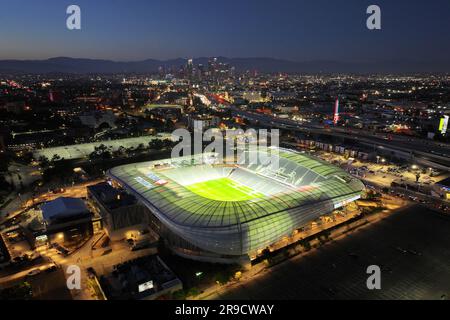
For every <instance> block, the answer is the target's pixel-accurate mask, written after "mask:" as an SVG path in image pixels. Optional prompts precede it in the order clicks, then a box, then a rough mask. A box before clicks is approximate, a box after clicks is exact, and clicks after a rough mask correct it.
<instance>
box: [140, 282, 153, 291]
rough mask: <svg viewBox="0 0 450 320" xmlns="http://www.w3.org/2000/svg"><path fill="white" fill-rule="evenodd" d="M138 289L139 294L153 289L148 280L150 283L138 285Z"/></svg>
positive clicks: (151, 283)
mask: <svg viewBox="0 0 450 320" xmlns="http://www.w3.org/2000/svg"><path fill="white" fill-rule="evenodd" d="M138 289H139V292H144V291H147V290H150V289H153V281H152V280H150V281H147V282H144V283H143V284H140V285H139V288H138Z"/></svg>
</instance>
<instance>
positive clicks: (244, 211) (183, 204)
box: [108, 149, 364, 257]
mask: <svg viewBox="0 0 450 320" xmlns="http://www.w3.org/2000/svg"><path fill="white" fill-rule="evenodd" d="M277 150H278V161H279V167H278V169H277V170H273V168H272V167H271V166H270V165H263V164H261V163H254V164H248V163H247V162H245V163H244V164H239V165H223V164H215V163H214V155H213V154H200V155H195V156H189V157H183V158H176V159H167V160H160V161H153V162H144V163H135V164H130V165H124V166H120V167H116V168H113V169H111V170H110V171H109V172H108V174H109V176H110V177H111V178H112V179H113V180H114V181H116V182H118V183H119V184H120V185H121V186H123V187H124V188H125V189H126V190H128V191H129V192H131V193H133V194H134V195H136V196H137V197H138V198H139V199H140V200H141V201H142V203H143V204H144V205H146V206H147V207H148V208H149V209H150V211H151V212H152V214H153V215H154V216H155V217H156V218H157V220H158V221H159V222H160V223H161V226H163V227H164V228H166V229H167V230H170V233H171V234H174V235H176V237H179V238H180V239H182V240H183V242H185V243H188V244H189V245H190V246H191V247H190V249H191V250H192V249H193V248H195V250H197V251H202V252H203V253H204V254H212V255H217V256H222V257H230V256H235V257H236V256H246V255H251V254H253V253H255V252H256V251H258V250H262V249H264V248H266V247H267V246H269V245H271V244H273V243H274V242H276V241H279V240H280V239H281V238H283V237H285V236H289V235H291V234H292V233H293V232H294V231H295V230H296V229H298V228H300V227H302V226H304V225H306V224H307V223H308V222H311V221H312V220H315V219H317V218H318V217H320V216H321V215H324V214H328V213H330V212H332V211H333V210H335V209H337V208H339V207H342V206H344V205H346V204H347V203H349V202H352V201H354V200H356V199H358V198H359V197H360V195H361V193H362V191H363V190H364V185H363V184H362V182H360V181H359V180H357V179H355V178H353V177H352V176H350V175H349V174H347V173H346V172H344V171H343V170H341V169H339V168H337V167H334V166H332V165H330V164H328V163H326V162H323V161H321V160H319V159H316V158H313V157H311V156H309V155H306V154H302V153H297V152H293V151H290V150H284V149H277ZM251 152H262V151H246V154H245V156H249V155H251ZM205 160H206V161H205ZM178 246H180V245H179V244H178ZM184 247H186V246H184ZM195 250H194V251H195Z"/></svg>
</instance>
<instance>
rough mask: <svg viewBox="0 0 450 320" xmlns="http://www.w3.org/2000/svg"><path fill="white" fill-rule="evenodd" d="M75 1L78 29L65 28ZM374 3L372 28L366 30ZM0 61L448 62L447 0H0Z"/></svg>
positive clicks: (449, 18)
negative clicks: (376, 19)
mask: <svg viewBox="0 0 450 320" xmlns="http://www.w3.org/2000/svg"><path fill="white" fill-rule="evenodd" d="M70 4H78V5H79V6H80V7H81V10H82V30H80V31H69V30H67V29H66V24H65V21H66V18H67V15H66V12H65V11H66V8H67V6H68V5H70ZM370 4H378V5H379V6H380V7H381V10H382V30H380V31H369V30H367V29H366V18H367V15H366V13H365V12H366V8H367V6H368V5H370ZM0 8H1V10H0V59H36V58H37V59H42V58H48V57H55V56H70V57H86V58H104V59H113V60H139V59H146V58H156V59H170V58H176V57H199V56H219V55H220V56H227V57H275V58H284V59H290V60H296V61H303V60H321V59H327V60H331V59H332V60H342V61H373V60H388V59H404V58H407V59H411V60H425V61H429V60H433V61H440V60H449V59H450V58H449V57H450V1H448V0H428V1H424V0H421V1H417V0H409V1H408V0H382V1H380V0H372V1H366V0H328V1H326V0H304V1H302V0H296V1H293V0H278V1H275V0H222V1H217V0H127V1H125V0H95V1H94V0H86V1H84V0H71V1H66V0H39V1H36V0H28V1H24V0H8V1H7V0H0Z"/></svg>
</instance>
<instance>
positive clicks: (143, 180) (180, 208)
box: [108, 151, 364, 228]
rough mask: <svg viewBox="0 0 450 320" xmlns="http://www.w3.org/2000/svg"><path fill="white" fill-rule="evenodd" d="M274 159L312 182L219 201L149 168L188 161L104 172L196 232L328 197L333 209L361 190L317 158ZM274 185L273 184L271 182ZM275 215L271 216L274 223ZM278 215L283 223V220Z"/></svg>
mask: <svg viewBox="0 0 450 320" xmlns="http://www.w3.org/2000/svg"><path fill="white" fill-rule="evenodd" d="M279 156H280V160H282V161H280V167H286V168H287V167H292V166H293V165H296V166H298V167H301V168H303V169H304V172H305V173H312V174H313V177H312V178H313V179H311V183H310V184H308V186H305V185H303V186H295V185H290V186H289V185H285V191H284V192H281V193H277V194H273V195H270V196H264V197H260V198H256V199H251V200H245V201H219V200H212V199H208V198H205V197H202V196H199V195H198V194H196V193H194V192H192V191H190V190H189V189H188V188H186V187H185V186H183V185H181V184H179V183H177V182H176V181H174V180H173V179H171V178H170V176H169V175H168V174H167V175H166V174H165V171H164V170H158V169H154V166H155V165H156V164H161V163H164V162H177V161H178V162H182V161H186V159H190V157H186V158H184V159H183V158H180V159H178V160H170V159H168V160H164V161H153V162H144V163H135V164H129V165H124V166H120V167H116V168H113V169H111V170H110V171H109V173H108V174H109V175H110V176H111V177H112V178H114V179H115V180H118V181H119V182H120V183H121V184H122V185H123V186H124V187H125V188H127V189H129V190H130V191H132V192H133V193H134V194H135V195H136V196H137V197H139V198H140V199H141V200H142V201H144V203H146V204H147V205H148V206H150V207H152V208H154V209H157V210H158V211H160V213H162V214H163V215H164V218H166V219H168V220H170V221H171V222H173V223H176V224H177V225H181V226H189V227H201V228H203V227H206V228H214V227H226V226H231V225H237V224H242V223H245V222H250V221H252V220H255V219H258V218H260V217H267V216H269V215H272V214H276V213H278V212H282V211H286V210H292V209H293V208H296V207H301V206H304V205H310V204H320V202H322V201H323V202H327V201H330V199H332V201H333V204H334V206H335V208H337V207H340V206H342V205H344V204H345V202H347V201H351V200H354V198H355V196H358V195H360V193H361V190H362V189H364V185H363V184H362V183H361V182H360V181H359V180H357V179H354V178H352V177H351V176H350V175H348V174H347V173H346V172H344V171H343V170H341V169H339V168H337V167H335V166H332V165H330V164H328V163H326V162H324V161H321V160H319V159H316V158H313V157H311V156H308V155H306V154H300V153H297V152H291V151H280V153H279ZM303 169H302V170H303ZM197 174H201V172H200V171H198V173H197ZM149 177H150V178H149ZM155 178H156V179H155ZM260 178H261V179H268V178H267V177H260ZM158 179H159V180H161V181H163V180H166V181H169V182H168V183H167V184H164V185H158V184H155V181H156V180H158ZM273 183H275V181H273V180H272V184H273ZM276 216H277V215H273V217H274V219H275V217H276ZM280 217H281V218H280V219H282V217H285V216H280Z"/></svg>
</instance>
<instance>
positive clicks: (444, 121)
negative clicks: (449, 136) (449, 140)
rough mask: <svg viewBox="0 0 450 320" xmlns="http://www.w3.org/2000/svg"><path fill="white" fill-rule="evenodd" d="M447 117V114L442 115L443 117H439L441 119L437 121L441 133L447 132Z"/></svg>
mask: <svg viewBox="0 0 450 320" xmlns="http://www.w3.org/2000/svg"><path fill="white" fill-rule="evenodd" d="M448 119H449V116H444V117H443V118H441V121H440V122H439V131H440V132H441V133H442V134H446V133H447V127H448Z"/></svg>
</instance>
